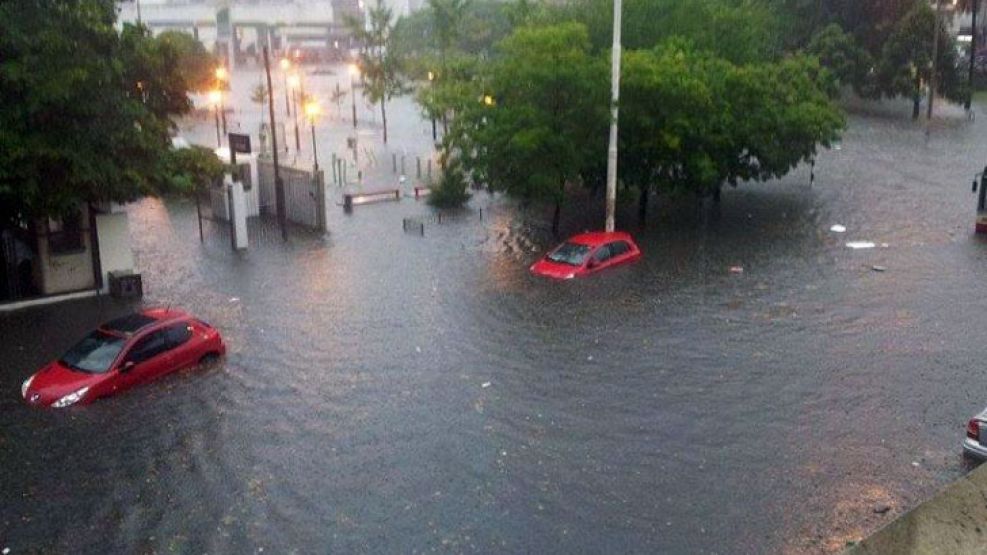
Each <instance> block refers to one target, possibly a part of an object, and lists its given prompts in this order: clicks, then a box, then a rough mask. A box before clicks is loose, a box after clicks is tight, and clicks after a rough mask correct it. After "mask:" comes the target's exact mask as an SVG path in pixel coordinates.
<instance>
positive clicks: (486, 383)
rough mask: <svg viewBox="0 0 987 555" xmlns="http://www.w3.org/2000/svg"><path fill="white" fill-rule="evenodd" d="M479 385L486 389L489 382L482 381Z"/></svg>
mask: <svg viewBox="0 0 987 555" xmlns="http://www.w3.org/2000/svg"><path fill="white" fill-rule="evenodd" d="M480 387H482V388H483V389H486V388H488V387H490V382H483V383H481V384H480Z"/></svg>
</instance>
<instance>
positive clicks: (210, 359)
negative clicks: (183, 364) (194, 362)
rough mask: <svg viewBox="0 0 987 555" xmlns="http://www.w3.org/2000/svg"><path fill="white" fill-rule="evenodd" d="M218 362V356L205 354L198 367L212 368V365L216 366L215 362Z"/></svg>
mask: <svg viewBox="0 0 987 555" xmlns="http://www.w3.org/2000/svg"><path fill="white" fill-rule="evenodd" d="M218 360H219V355H217V354H216V353H206V354H204V355H202V358H200V359H199V366H212V365H213V364H216V361H218Z"/></svg>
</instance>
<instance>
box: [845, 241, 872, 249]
mask: <svg viewBox="0 0 987 555" xmlns="http://www.w3.org/2000/svg"><path fill="white" fill-rule="evenodd" d="M846 246H847V247H849V248H851V249H854V250H856V249H872V248H874V247H875V246H877V245H875V244H874V243H873V242H871V241H850V242H849V243H847V244H846Z"/></svg>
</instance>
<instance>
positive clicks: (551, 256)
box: [531, 231, 641, 279]
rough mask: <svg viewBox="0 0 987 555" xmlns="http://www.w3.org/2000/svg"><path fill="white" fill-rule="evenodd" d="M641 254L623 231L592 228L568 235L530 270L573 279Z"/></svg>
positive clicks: (541, 274) (559, 277) (629, 260)
mask: <svg viewBox="0 0 987 555" xmlns="http://www.w3.org/2000/svg"><path fill="white" fill-rule="evenodd" d="M638 258H641V250H640V249H639V248H638V247H637V244H635V243H634V240H633V239H632V238H631V236H630V234H628V233H625V232H623V231H613V232H605V231H593V232H587V233H581V234H579V235H574V236H572V237H570V238H569V240H568V241H566V242H565V243H562V244H561V245H559V246H558V247H556V248H555V249H553V250H552V251H551V252H549V253H548V254H546V255H545V257H544V258H542V259H541V260H539V261H538V262H535V263H534V264H532V265H531V273H533V274H536V275H539V276H545V277H550V278H555V279H572V278H575V277H581V276H585V275H589V274H592V273H595V272H598V271H600V270H603V269H605V268H612V267H614V266H618V265H620V264H624V263H627V262H631V261H634V260H637V259H638Z"/></svg>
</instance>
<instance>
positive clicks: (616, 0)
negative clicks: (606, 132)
mask: <svg viewBox="0 0 987 555" xmlns="http://www.w3.org/2000/svg"><path fill="white" fill-rule="evenodd" d="M620 12H621V9H620V0H613V53H612V59H611V62H610V68H611V69H610V148H609V149H608V150H607V223H606V230H607V231H613V228H614V221H613V219H614V212H615V211H616V208H617V101H618V100H619V99H620Z"/></svg>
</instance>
